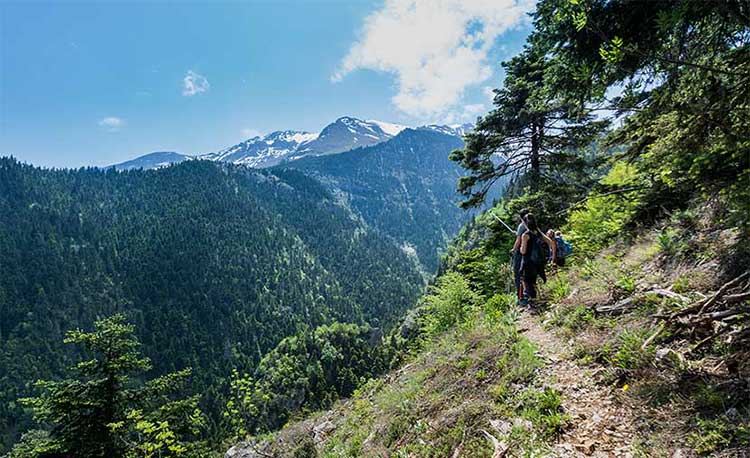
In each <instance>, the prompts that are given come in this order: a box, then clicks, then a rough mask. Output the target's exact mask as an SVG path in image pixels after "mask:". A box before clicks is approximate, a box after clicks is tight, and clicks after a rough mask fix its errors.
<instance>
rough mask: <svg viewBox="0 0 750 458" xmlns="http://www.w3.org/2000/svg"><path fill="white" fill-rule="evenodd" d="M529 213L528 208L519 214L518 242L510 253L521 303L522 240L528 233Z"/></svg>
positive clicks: (514, 281) (514, 280) (514, 279)
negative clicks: (527, 216)
mask: <svg viewBox="0 0 750 458" xmlns="http://www.w3.org/2000/svg"><path fill="white" fill-rule="evenodd" d="M529 213H530V211H529V210H528V209H527V208H524V209H521V211H519V212H518V216H519V218H520V222H519V223H518V229H516V241H515V243H514V244H513V249H512V250H511V252H510V254H511V259H512V261H513V284H514V285H515V287H516V295H517V297H518V300H519V301H520V300H521V299H522V298H523V284H522V283H521V257H522V256H521V252H520V249H521V238H522V237H523V234H525V233H526V221H525V218H526V215H527V214H529Z"/></svg>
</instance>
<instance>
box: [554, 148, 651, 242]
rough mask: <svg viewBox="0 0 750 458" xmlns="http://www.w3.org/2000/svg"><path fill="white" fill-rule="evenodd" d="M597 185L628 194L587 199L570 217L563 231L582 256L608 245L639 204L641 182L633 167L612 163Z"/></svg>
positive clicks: (623, 163)
mask: <svg viewBox="0 0 750 458" xmlns="http://www.w3.org/2000/svg"><path fill="white" fill-rule="evenodd" d="M600 183H601V184H602V185H604V186H605V187H608V188H615V189H632V191H628V192H622V193H617V194H609V195H601V196H599V197H592V198H589V200H587V201H586V203H585V204H584V207H583V208H581V209H578V210H573V211H572V212H571V213H570V218H569V222H568V227H567V228H566V231H567V232H568V235H569V237H570V240H571V242H572V243H573V244H574V245H575V246H576V248H577V250H578V251H579V252H581V253H583V254H584V255H586V254H592V253H595V252H597V251H599V250H601V249H602V248H604V247H606V246H607V245H609V244H610V243H611V242H612V239H613V238H614V237H616V236H617V235H618V234H620V233H621V232H622V231H623V229H624V228H625V227H626V226H627V225H628V224H629V223H630V222H631V220H632V218H633V217H634V216H635V215H636V212H637V211H638V209H639V208H640V206H641V203H642V191H641V190H640V187H641V186H642V184H643V178H642V177H641V175H639V173H638V171H637V169H636V167H635V166H634V165H631V164H628V163H626V162H618V163H616V164H615V165H614V166H613V167H612V169H611V170H610V171H609V173H608V174H607V175H606V176H604V178H602V179H601V181H600Z"/></svg>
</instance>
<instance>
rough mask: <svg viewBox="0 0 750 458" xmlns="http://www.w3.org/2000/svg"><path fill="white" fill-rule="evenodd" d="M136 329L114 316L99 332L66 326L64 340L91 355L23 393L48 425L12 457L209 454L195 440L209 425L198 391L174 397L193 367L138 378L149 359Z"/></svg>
mask: <svg viewBox="0 0 750 458" xmlns="http://www.w3.org/2000/svg"><path fill="white" fill-rule="evenodd" d="M133 332H134V327H133V326H132V325H130V324H127V323H126V322H125V317H124V316H123V315H114V316H112V317H110V318H105V319H102V320H99V321H97V322H96V324H95V330H94V331H93V332H84V331H81V330H73V331H69V332H68V333H67V337H66V339H65V340H64V342H65V343H73V344H78V345H81V346H82V347H83V348H84V352H85V354H89V355H91V359H88V360H84V361H81V362H79V363H77V364H76V365H75V367H74V368H73V371H74V373H75V374H76V375H77V378H75V379H63V380H59V381H40V382H38V383H37V386H38V387H39V388H40V389H41V390H42V394H41V395H40V396H39V397H35V398H26V399H23V400H22V403H23V404H25V405H27V406H29V407H30V408H31V409H32V410H33V412H34V419H35V420H36V421H37V422H38V423H39V424H40V425H43V426H47V427H49V429H48V430H44V431H37V432H31V433H29V434H25V435H24V436H23V438H22V440H21V442H20V443H19V444H18V445H16V447H14V449H13V451H11V455H10V456H11V457H15V456H25V457H33V456H40V457H41V456H63V455H64V456H73V457H78V456H80V457H110V456H126V457H131V456H132V457H136V456H139V457H152V456H157V455H158V456H161V457H170V456H205V455H203V454H204V453H205V452H206V450H205V448H204V446H203V444H201V443H200V442H199V441H197V440H196V437H199V436H200V434H201V431H202V430H203V428H204V427H205V422H204V418H203V414H202V413H201V411H200V410H199V409H198V407H197V405H198V398H197V397H193V398H187V399H179V398H173V397H172V396H173V394H174V392H176V391H178V390H180V389H181V388H182V387H183V385H184V382H185V379H186V378H187V377H188V376H189V375H190V371H189V370H184V371H181V372H176V373H173V374H168V375H165V376H162V377H159V378H157V379H154V380H151V381H149V382H147V383H145V384H143V383H140V382H139V377H140V375H141V374H142V373H143V372H145V371H147V370H149V369H150V367H151V366H150V361H149V360H148V358H144V357H143V356H141V354H140V352H139V342H138V341H137V340H136V339H135V338H134V337H133Z"/></svg>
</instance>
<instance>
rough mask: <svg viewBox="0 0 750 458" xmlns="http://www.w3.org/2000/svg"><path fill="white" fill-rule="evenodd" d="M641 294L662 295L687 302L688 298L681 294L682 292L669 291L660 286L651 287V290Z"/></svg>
mask: <svg viewBox="0 0 750 458" xmlns="http://www.w3.org/2000/svg"><path fill="white" fill-rule="evenodd" d="M643 294H656V295H657V296H664V297H669V298H672V299H677V300H678V301H680V302H688V301H689V300H690V299H688V298H687V297H685V296H683V295H682V294H679V293H675V292H674V291H670V290H668V289H662V288H657V289H652V290H651V291H646V292H645V293H643Z"/></svg>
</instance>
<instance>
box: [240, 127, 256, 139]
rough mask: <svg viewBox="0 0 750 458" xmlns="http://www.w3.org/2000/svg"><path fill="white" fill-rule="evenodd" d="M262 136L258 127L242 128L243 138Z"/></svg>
mask: <svg viewBox="0 0 750 458" xmlns="http://www.w3.org/2000/svg"><path fill="white" fill-rule="evenodd" d="M255 137H260V132H259V131H258V130H256V129H251V128H249V127H246V128H244V129H242V138H255Z"/></svg>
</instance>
